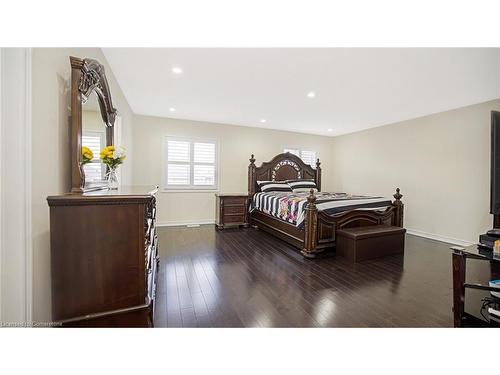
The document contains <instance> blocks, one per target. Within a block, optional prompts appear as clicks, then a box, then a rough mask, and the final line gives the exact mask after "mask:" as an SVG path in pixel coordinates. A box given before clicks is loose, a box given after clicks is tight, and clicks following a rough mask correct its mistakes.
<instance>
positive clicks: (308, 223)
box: [301, 189, 318, 258]
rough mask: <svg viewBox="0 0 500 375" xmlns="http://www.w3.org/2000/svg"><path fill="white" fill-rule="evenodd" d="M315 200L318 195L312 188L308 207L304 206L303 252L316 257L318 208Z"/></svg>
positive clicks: (308, 198) (307, 256) (305, 254)
mask: <svg viewBox="0 0 500 375" xmlns="http://www.w3.org/2000/svg"><path fill="white" fill-rule="evenodd" d="M315 202H316V196H315V195H314V189H311V191H310V194H309V196H308V197H307V204H306V207H305V208H304V211H305V213H304V217H305V220H304V249H302V251H301V253H302V255H303V256H304V257H306V258H314V257H315V252H316V245H317V237H318V236H317V233H316V226H317V223H318V209H317V207H316V204H315Z"/></svg>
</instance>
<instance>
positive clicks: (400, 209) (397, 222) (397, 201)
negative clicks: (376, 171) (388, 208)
mask: <svg viewBox="0 0 500 375" xmlns="http://www.w3.org/2000/svg"><path fill="white" fill-rule="evenodd" d="M393 197H394V202H393V203H392V205H393V206H394V207H395V209H396V210H395V212H394V218H393V225H394V226H396V227H401V228H402V227H403V215H404V204H403V202H401V198H403V194H401V193H400V190H399V188H396V194H394V195H393Z"/></svg>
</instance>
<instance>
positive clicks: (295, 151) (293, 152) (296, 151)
mask: <svg viewBox="0 0 500 375" xmlns="http://www.w3.org/2000/svg"><path fill="white" fill-rule="evenodd" d="M283 152H289V153H290V154H294V155H295V156H298V157H299V158H300V150H298V149H296V148H285V149H284V150H283Z"/></svg>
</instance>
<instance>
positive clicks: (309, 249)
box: [301, 188, 404, 258]
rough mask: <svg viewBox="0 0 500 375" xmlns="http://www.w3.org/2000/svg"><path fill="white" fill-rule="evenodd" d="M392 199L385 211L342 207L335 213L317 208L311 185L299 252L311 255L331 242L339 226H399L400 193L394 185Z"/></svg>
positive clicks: (401, 203)
mask: <svg viewBox="0 0 500 375" xmlns="http://www.w3.org/2000/svg"><path fill="white" fill-rule="evenodd" d="M393 197H394V202H393V203H392V206H391V207H388V208H387V209H386V210H385V211H383V212H379V211H364V210H353V211H346V212H344V213H341V214H338V215H328V214H326V213H324V212H320V211H318V209H317V207H316V204H315V202H316V197H315V195H314V190H312V189H311V192H310V194H309V197H308V198H307V202H308V203H307V205H306V208H305V210H306V213H305V223H304V246H303V248H302V250H301V253H302V255H304V256H305V257H307V258H314V257H315V256H316V254H317V253H319V252H321V251H323V249H325V248H327V247H332V246H335V236H336V232H337V230H339V229H343V228H350V227H363V226H369V225H393V226H397V227H403V209H404V205H403V202H401V198H402V197H403V195H402V194H401V193H400V189H399V188H397V189H396V194H394V195H393Z"/></svg>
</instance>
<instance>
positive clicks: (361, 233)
mask: <svg viewBox="0 0 500 375" xmlns="http://www.w3.org/2000/svg"><path fill="white" fill-rule="evenodd" d="M404 233H406V229H404V228H400V227H393V226H388V225H373V226H368V227H354V228H344V229H340V230H338V231H337V236H344V237H347V238H352V239H355V240H361V239H365V238H373V237H382V236H390V235H395V234H404Z"/></svg>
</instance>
